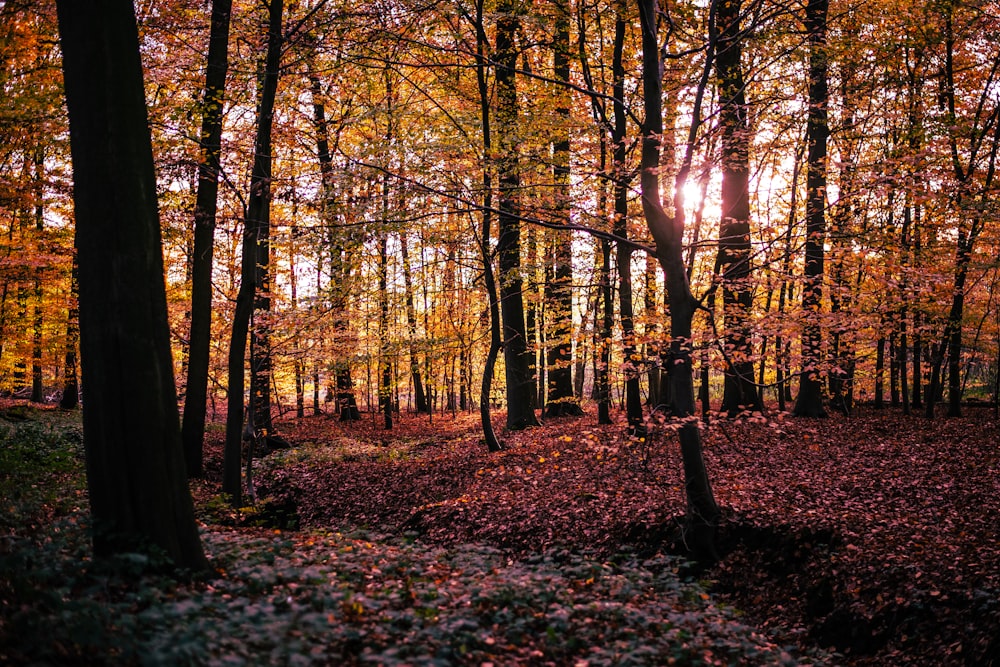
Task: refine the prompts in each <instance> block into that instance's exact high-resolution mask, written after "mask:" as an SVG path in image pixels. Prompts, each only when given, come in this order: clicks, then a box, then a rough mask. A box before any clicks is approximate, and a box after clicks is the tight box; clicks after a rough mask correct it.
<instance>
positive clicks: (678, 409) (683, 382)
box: [639, 0, 720, 561]
mask: <svg viewBox="0 0 1000 667" xmlns="http://www.w3.org/2000/svg"><path fill="white" fill-rule="evenodd" d="M639 15H640V21H641V26H642V81H643V107H644V110H645V123H644V126H643V128H642V138H643V141H642V163H641V168H642V171H641V175H640V179H641V193H642V210H643V215H644V216H645V218H646V224H647V226H648V227H649V231H650V233H651V234H652V236H653V240H654V241H655V243H656V256H657V259H658V260H659V262H660V266H661V267H663V271H664V275H665V280H666V288H667V298H668V305H669V308H670V356H669V362H670V363H669V364H668V365H667V370H668V373H669V377H670V385H671V390H672V408H673V410H672V412H673V415H674V418H675V419H677V420H678V421H679V423H680V430H679V432H678V435H679V438H680V443H681V456H682V459H683V464H684V484H685V496H686V499H687V523H688V529H689V531H690V542H689V544H690V545H691V546H692V550H693V552H694V556H695V557H696V558H698V559H699V560H705V561H714V560H716V559H717V558H718V552H717V550H716V545H715V539H716V532H717V530H718V524H719V514H720V512H719V507H718V505H717V504H716V502H715V496H714V494H713V492H712V485H711V482H710V480H709V477H708V470H707V469H706V467H705V460H704V455H703V452H702V443H701V431H700V430H699V425H698V420H697V418H696V417H695V403H694V381H693V372H692V367H691V321H692V318H693V317H694V312H695V309H696V308H697V301H696V300H695V298H694V296H693V295H692V294H691V289H690V286H689V284H688V278H687V270H686V266H685V263H684V256H683V250H682V240H683V233H684V218H683V215H684V214H683V208H682V207H676V209H677V210H675V213H674V217H670V216H669V215H668V214H667V213H666V211H665V210H664V209H663V204H662V201H661V199H660V183H659V170H660V169H659V167H660V140H661V136H662V134H663V118H662V106H661V105H662V102H661V99H662V90H661V84H660V68H661V60H660V42H659V36H658V30H657V25H656V22H657V16H658V3H657V2H656V0H640V2H639ZM710 46H711V45H710ZM707 60H708V62H709V63H710V62H711V60H712V53H711V48H709V54H708V56H707ZM708 66H709V67H710V64H709V65H708ZM707 71H708V70H707V67H706V73H707ZM706 84H707V77H703V78H702V80H701V88H700V90H702V91H703V90H704V86H705V85H706ZM699 100H700V97H699ZM697 106H698V104H697V103H696V109H695V113H694V117H695V118H697V117H698V115H699V113H700V109H698V108H697ZM694 129H696V128H694ZM694 129H693V131H692V134H693V133H694ZM689 168H690V144H689V153H688V155H687V156H686V157H685V165H684V166H682V167H681V171H680V172H679V174H678V185H679V186H680V187H678V192H683V179H684V178H685V174H686V172H687V171H688V170H689Z"/></svg>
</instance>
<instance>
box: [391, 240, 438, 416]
mask: <svg viewBox="0 0 1000 667" xmlns="http://www.w3.org/2000/svg"><path fill="white" fill-rule="evenodd" d="M399 248H400V255H401V257H400V258H401V259H402V262H403V284H404V286H405V287H406V324H407V327H409V330H410V346H409V347H410V349H409V352H410V379H411V381H412V382H413V399H414V409H415V410H416V411H417V412H424V413H430V411H431V409H430V404H429V403H428V401H427V396H426V395H425V393H424V382H423V378H422V377H421V375H420V359H419V357H418V356H417V350H416V339H417V310H416V307H415V305H414V303H413V276H412V275H411V273H410V249H409V243H408V242H407V240H406V232H405V231H404V232H400V233H399Z"/></svg>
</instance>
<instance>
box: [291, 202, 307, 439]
mask: <svg viewBox="0 0 1000 667" xmlns="http://www.w3.org/2000/svg"><path fill="white" fill-rule="evenodd" d="M292 187H293V194H292V197H293V200H292V220H297V219H298V210H297V209H298V195H297V194H296V192H295V190H294V187H295V186H294V183H293V185H292ZM298 236H299V228H298V226H297V225H296V224H295V223H294V222H293V223H292V228H291V229H290V230H289V232H288V244H289V248H288V286H289V288H290V290H291V297H292V308H293V309H294V310H298V307H299V284H298V278H297V275H296V274H297V272H296V270H295V258H296V256H297V254H298V248H297V247H296V241H297V240H298ZM299 338H300V336H299V335H295V336H293V337H292V356H293V364H294V369H293V370H294V373H295V416H296V417H298V418H299V419H302V418H303V417H305V416H306V393H305V390H306V387H305V377H304V376H305V364H303V363H302V347H301V345H300V343H299Z"/></svg>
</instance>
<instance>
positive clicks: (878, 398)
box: [875, 337, 886, 410]
mask: <svg viewBox="0 0 1000 667" xmlns="http://www.w3.org/2000/svg"><path fill="white" fill-rule="evenodd" d="M876 345H877V347H876V348H875V409H876V410H881V409H882V408H884V407H885V346H886V339H885V337H882V338H879V339H878V343H876Z"/></svg>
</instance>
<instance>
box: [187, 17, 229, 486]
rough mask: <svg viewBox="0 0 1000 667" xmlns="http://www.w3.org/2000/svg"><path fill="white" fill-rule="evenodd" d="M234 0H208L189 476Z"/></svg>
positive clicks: (194, 457) (208, 318)
mask: <svg viewBox="0 0 1000 667" xmlns="http://www.w3.org/2000/svg"><path fill="white" fill-rule="evenodd" d="M231 14H232V0H213V1H212V23H211V29H210V33H209V38H208V65H207V67H206V69H205V94H204V98H203V99H202V103H201V107H202V108H201V113H202V116H201V137H200V146H199V151H200V154H199V159H198V194H197V195H196V198H195V205H194V253H193V258H192V262H191V331H190V334H189V336H188V373H187V389H186V391H185V393H184V419H183V421H182V426H181V440H182V441H183V443H184V462H185V464H186V466H187V475H188V477H189V478H194V477H201V476H202V474H204V468H203V460H202V444H203V442H204V440H205V410H206V403H207V398H208V362H209V349H210V347H211V338H212V255H213V252H214V246H215V214H216V211H217V208H218V196H219V173H220V171H221V166H220V164H219V158H220V154H221V146H222V108H223V103H224V100H225V93H226V73H227V71H228V70H229V18H230V16H231Z"/></svg>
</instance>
